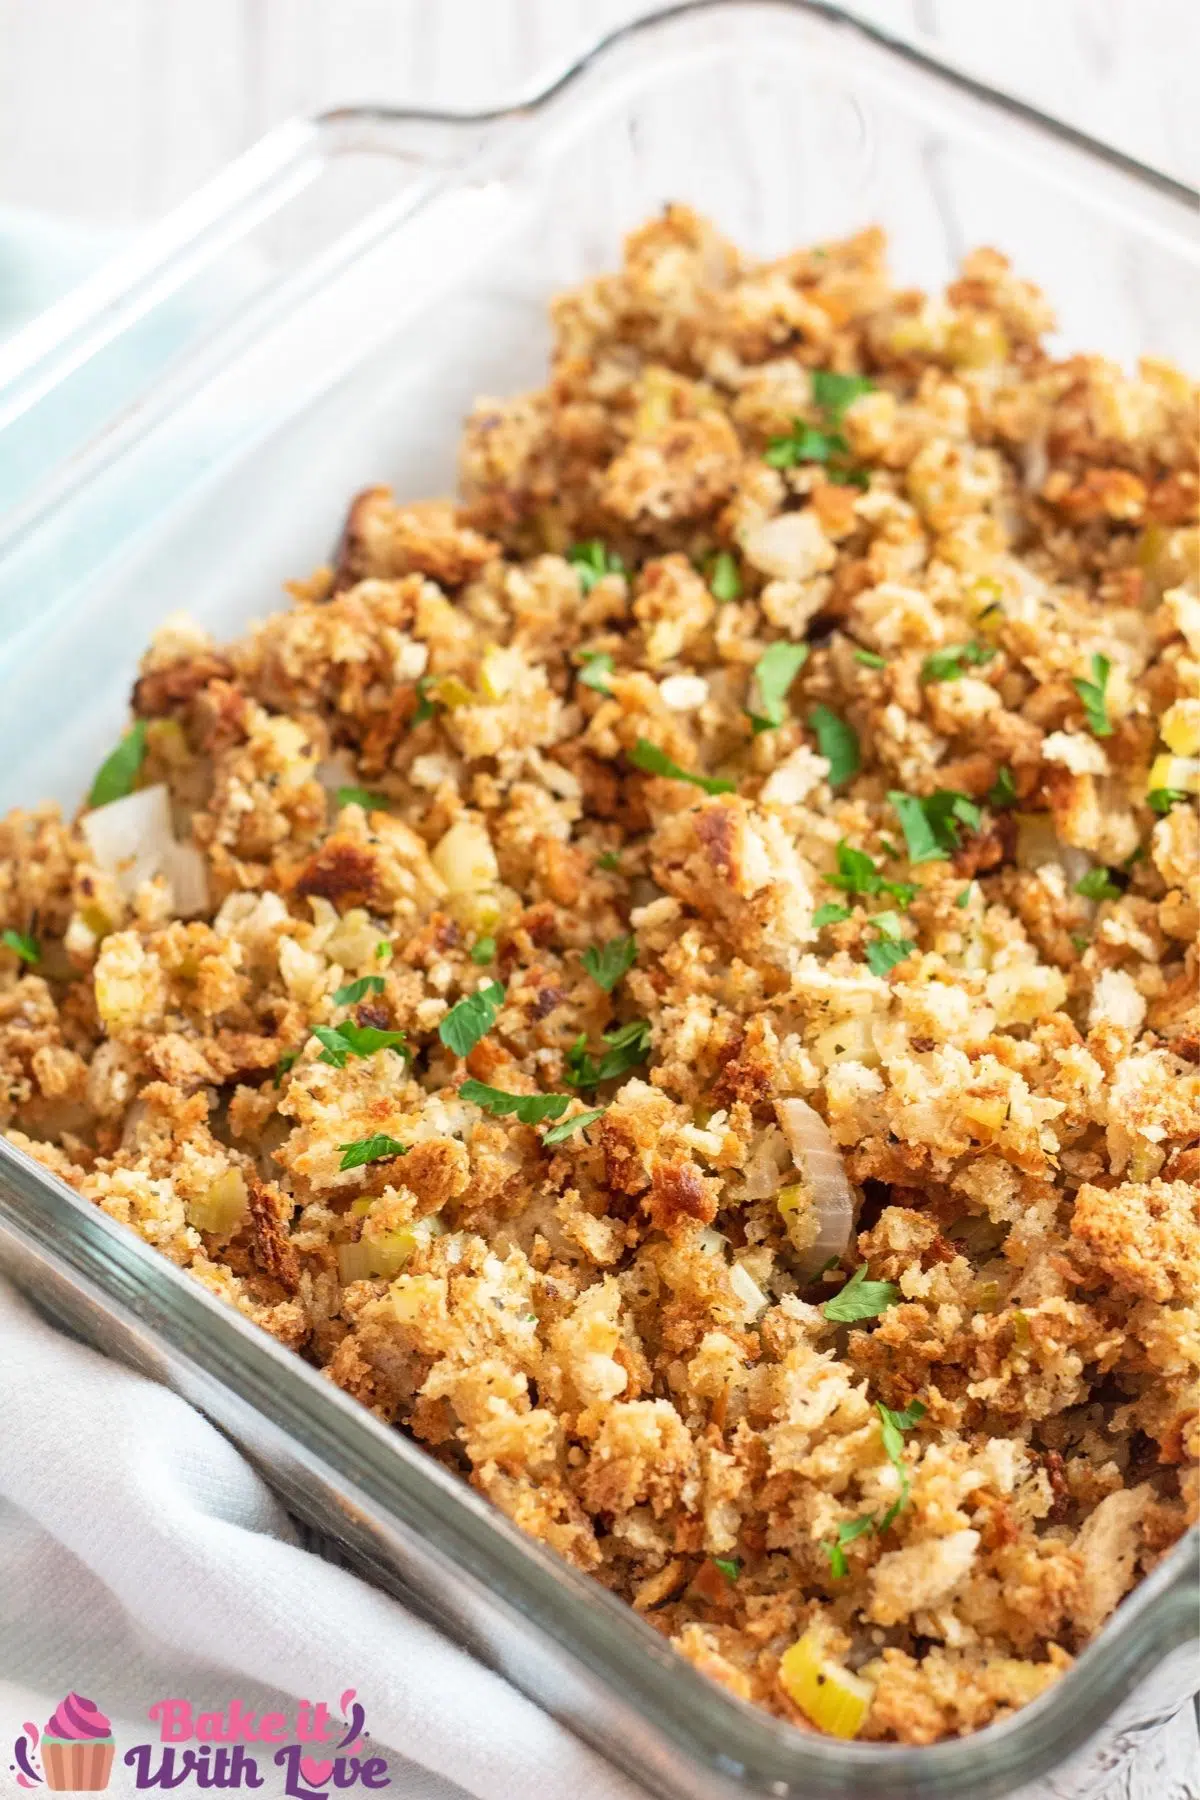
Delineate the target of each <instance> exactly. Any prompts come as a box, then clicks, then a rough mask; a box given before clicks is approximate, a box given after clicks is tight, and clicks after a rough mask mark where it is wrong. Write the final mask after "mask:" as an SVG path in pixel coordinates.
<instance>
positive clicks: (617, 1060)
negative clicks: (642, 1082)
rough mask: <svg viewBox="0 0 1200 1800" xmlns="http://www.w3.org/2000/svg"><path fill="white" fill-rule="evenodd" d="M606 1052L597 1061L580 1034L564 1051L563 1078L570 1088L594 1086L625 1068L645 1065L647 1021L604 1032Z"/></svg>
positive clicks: (648, 1041)
mask: <svg viewBox="0 0 1200 1800" xmlns="http://www.w3.org/2000/svg"><path fill="white" fill-rule="evenodd" d="M604 1042H605V1043H606V1044H607V1045H608V1049H607V1050H606V1051H605V1053H604V1055H603V1056H602V1057H600V1059H599V1060H598V1061H597V1059H596V1058H595V1057H594V1056H593V1055H592V1053H591V1051H590V1050H589V1049H588V1047H587V1036H586V1034H584V1033H581V1034H580V1036H579V1037H577V1038H576V1039H575V1042H574V1043H573V1044H572V1045H571V1048H570V1049H569V1050H568V1051H567V1072H566V1075H565V1077H564V1079H565V1080H566V1081H569V1082H570V1084H571V1086H572V1087H577V1088H580V1087H586V1088H590V1087H598V1086H599V1084H600V1083H601V1082H602V1081H614V1080H615V1079H616V1077H617V1076H618V1075H624V1074H625V1073H626V1072H627V1071H628V1070H629V1069H635V1068H636V1067H637V1065H638V1064H639V1063H642V1062H645V1060H646V1057H647V1056H648V1055H649V1053H650V1023H649V1021H648V1020H647V1019H631V1020H630V1022H629V1023H628V1025H618V1026H617V1027H615V1029H614V1030H612V1031H606V1032H605V1033H604Z"/></svg>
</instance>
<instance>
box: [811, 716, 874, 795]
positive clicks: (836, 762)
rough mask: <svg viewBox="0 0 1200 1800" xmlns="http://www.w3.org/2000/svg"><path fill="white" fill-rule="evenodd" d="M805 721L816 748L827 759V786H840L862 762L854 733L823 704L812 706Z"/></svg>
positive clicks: (853, 773) (851, 728)
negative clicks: (812, 734) (814, 738)
mask: <svg viewBox="0 0 1200 1800" xmlns="http://www.w3.org/2000/svg"><path fill="white" fill-rule="evenodd" d="M808 723H809V726H810V727H811V729H812V730H813V731H815V732H816V734H817V748H818V749H819V750H820V752H821V755H822V756H823V757H825V758H826V759H827V761H828V763H829V785H830V787H841V785H842V783H843V782H844V781H849V779H850V777H851V776H852V775H857V773H858V771H859V769H860V767H861V766H862V758H861V757H860V755H859V749H858V733H857V732H856V731H855V729H854V727H853V726H852V725H847V723H846V721H845V720H844V719H839V718H838V716H837V714H836V713H835V712H831V711H830V710H829V708H828V707H827V706H814V707H813V709H812V711H811V712H810V713H809V715H808Z"/></svg>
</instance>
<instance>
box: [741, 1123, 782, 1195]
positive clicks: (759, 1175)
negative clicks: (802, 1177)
mask: <svg viewBox="0 0 1200 1800" xmlns="http://www.w3.org/2000/svg"><path fill="white" fill-rule="evenodd" d="M790 1160H791V1159H790V1157H789V1154H788V1147H787V1142H786V1140H785V1138H784V1136H783V1134H782V1132H780V1131H777V1130H776V1129H775V1127H774V1126H773V1125H771V1126H768V1128H767V1130H766V1131H765V1132H764V1133H763V1135H762V1137H761V1138H760V1139H759V1141H758V1143H757V1144H756V1145H755V1147H754V1150H753V1151H752V1153H751V1155H750V1159H749V1161H748V1162H747V1164H746V1167H745V1169H744V1170H743V1171H742V1184H743V1187H744V1189H745V1193H746V1198H747V1199H748V1200H769V1199H770V1197H771V1195H772V1194H775V1193H778V1191H779V1183H780V1182H781V1181H782V1179H783V1176H784V1172H785V1170H786V1169H787V1166H788V1163H789V1161H790Z"/></svg>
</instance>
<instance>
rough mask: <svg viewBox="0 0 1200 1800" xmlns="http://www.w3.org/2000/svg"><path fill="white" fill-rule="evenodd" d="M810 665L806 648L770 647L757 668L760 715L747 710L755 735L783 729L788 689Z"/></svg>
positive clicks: (805, 646)
mask: <svg viewBox="0 0 1200 1800" xmlns="http://www.w3.org/2000/svg"><path fill="white" fill-rule="evenodd" d="M807 661H808V645H807V644H786V643H778V644H771V645H770V646H769V647H768V648H767V649H766V650H764V651H763V653H762V655H761V656H760V657H759V659H758V661H757V662H756V663H755V665H754V681H755V686H756V687H757V689H758V700H759V704H760V706H761V707H762V712H761V713H754V712H751V711H750V708H749V707H747V708H746V711H747V713H748V714H749V717H750V722H751V724H752V725H753V727H754V731H755V735H756V736H757V734H758V733H759V732H760V731H770V730H772V729H773V728H774V727H775V726H776V725H782V724H783V721H784V719H785V717H786V716H787V705H786V702H787V696H788V689H789V688H790V687H791V685H792V683H793V681H795V679H796V677H797V675H798V674H799V673H800V671H801V669H802V668H803V667H804V665H805V663H806V662H807Z"/></svg>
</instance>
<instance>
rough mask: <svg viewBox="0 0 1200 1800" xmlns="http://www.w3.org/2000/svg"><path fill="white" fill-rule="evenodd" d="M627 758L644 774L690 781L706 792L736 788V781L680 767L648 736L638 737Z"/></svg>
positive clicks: (730, 792)
mask: <svg viewBox="0 0 1200 1800" xmlns="http://www.w3.org/2000/svg"><path fill="white" fill-rule="evenodd" d="M629 760H630V762H631V763H632V764H633V766H634V768H635V769H641V771H642V772H643V774H645V775H665V776H666V777H667V779H668V780H669V781H690V782H691V784H692V786H693V787H698V788H703V789H704V792H705V793H706V794H732V793H734V792H736V789H737V783H736V782H733V781H719V780H718V779H717V778H716V777H715V776H712V775H696V774H694V773H693V771H692V770H691V769H681V768H680V766H679V764H678V763H677V762H675V761H673V759H672V758H671V757H669V756H668V755H667V753H666V751H665V750H660V749H659V747H658V745H657V744H652V743H651V742H650V740H649V738H639V739H638V741H637V743H636V744H635V745H634V746H633V749H632V750H631V751H630V752H629Z"/></svg>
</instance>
